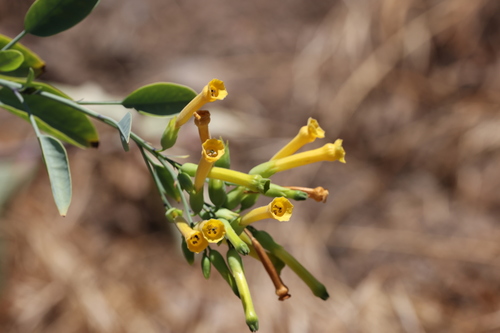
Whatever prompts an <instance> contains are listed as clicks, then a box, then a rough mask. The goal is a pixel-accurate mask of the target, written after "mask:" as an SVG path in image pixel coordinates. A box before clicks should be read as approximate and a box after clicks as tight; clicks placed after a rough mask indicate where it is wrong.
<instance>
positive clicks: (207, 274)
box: [201, 251, 212, 280]
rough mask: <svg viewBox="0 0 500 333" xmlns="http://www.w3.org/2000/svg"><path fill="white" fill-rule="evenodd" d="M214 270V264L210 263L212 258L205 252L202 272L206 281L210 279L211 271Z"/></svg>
mask: <svg viewBox="0 0 500 333" xmlns="http://www.w3.org/2000/svg"><path fill="white" fill-rule="evenodd" d="M211 268H212V263H211V262H210V257H208V256H207V251H205V252H203V257H202V258H201V271H202V272H203V276H204V277H205V279H207V280H208V279H209V278H210V270H211Z"/></svg>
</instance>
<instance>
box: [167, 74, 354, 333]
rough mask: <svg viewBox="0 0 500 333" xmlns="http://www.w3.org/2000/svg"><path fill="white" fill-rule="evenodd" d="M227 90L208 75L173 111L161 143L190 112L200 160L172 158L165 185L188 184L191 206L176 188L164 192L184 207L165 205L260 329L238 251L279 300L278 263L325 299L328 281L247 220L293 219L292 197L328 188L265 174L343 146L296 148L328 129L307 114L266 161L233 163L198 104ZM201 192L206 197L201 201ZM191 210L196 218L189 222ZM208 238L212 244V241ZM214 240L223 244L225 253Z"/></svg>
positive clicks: (322, 196)
mask: <svg viewBox="0 0 500 333" xmlns="http://www.w3.org/2000/svg"><path fill="white" fill-rule="evenodd" d="M226 96H227V91H226V88H225V86H224V83H223V82H222V81H220V80H217V79H214V80H212V81H210V82H209V83H208V84H207V85H206V86H205V87H204V88H203V90H202V92H201V93H200V94H198V95H197V96H196V97H195V98H194V99H193V100H192V101H191V102H190V103H188V104H187V105H186V107H185V108H184V109H183V110H182V111H181V113H180V114H179V115H178V116H174V117H173V118H172V119H171V121H170V122H169V124H168V126H167V128H166V129H165V131H164V133H163V136H162V140H161V142H162V147H163V149H168V148H170V147H172V146H173V145H174V144H175V142H176V140H177V134H178V132H179V130H180V128H181V126H183V125H184V124H186V123H187V122H188V120H189V119H190V118H194V123H195V125H196V126H197V127H198V131H199V135H200V141H201V157H200V160H199V163H198V164H193V163H185V164H183V165H180V164H178V165H176V167H177V169H178V170H177V171H178V173H177V175H176V177H177V179H174V180H173V182H174V183H173V184H170V186H168V188H170V189H175V188H178V189H182V190H183V191H185V192H186V193H187V194H188V195H189V205H188V202H187V200H186V199H184V197H183V196H179V192H171V193H169V191H166V192H167V194H171V195H172V196H173V197H174V198H176V199H177V200H178V201H182V202H183V203H184V209H179V208H170V209H168V210H167V213H166V216H167V218H168V220H169V221H171V222H172V223H174V224H175V225H176V227H177V228H178V230H179V231H180V233H181V234H182V236H183V241H182V247H183V253H184V254H185V256H186V259H187V260H188V262H189V263H191V264H192V263H193V262H194V254H195V253H203V254H202V259H201V266H202V271H203V274H204V276H205V277H206V278H209V277H210V273H211V267H212V266H213V267H215V269H216V270H217V271H218V272H219V273H220V274H221V275H222V277H223V278H224V279H225V280H226V281H227V282H228V284H229V286H230V287H231V288H232V290H233V292H234V293H235V294H236V295H237V296H238V297H239V298H240V299H241V302H242V304H243V309H244V312H245V318H246V322H247V325H248V327H249V328H250V330H251V331H252V332H255V331H257V330H258V318H257V315H256V312H255V310H254V307H253V303H252V298H251V296H250V290H249V286H248V284H247V281H246V278H245V273H244V269H243V262H242V259H241V255H243V256H246V255H250V256H251V257H253V258H255V259H257V260H259V261H260V262H261V263H262V265H263V267H264V268H265V270H266V272H267V273H268V274H269V277H270V279H271V281H272V283H273V284H274V286H275V288H276V294H277V295H278V299H279V300H281V301H282V300H285V299H287V298H289V297H290V294H289V290H288V288H287V287H286V286H285V284H284V283H283V281H282V280H281V277H280V273H281V270H282V269H283V268H284V267H286V266H288V267H289V268H290V269H292V270H293V271H294V272H295V273H296V274H297V275H298V276H299V277H300V278H301V279H302V280H303V281H304V282H305V283H306V284H307V286H308V287H309V288H310V289H311V291H312V292H313V293H314V295H316V296H317V297H320V298H321V299H323V300H326V299H327V298H328V292H327V291H326V288H325V286H324V285H323V284H322V283H320V282H319V281H318V280H317V279H316V278H315V277H314V276H313V275H312V274H311V273H310V272H309V271H308V270H307V269H306V268H305V267H304V266H302V264H300V263H299V262H298V261H297V260H296V259H295V258H294V257H293V256H292V255H291V254H290V253H288V252H287V251H286V250H285V249H284V248H283V247H282V246H281V245H279V244H278V243H276V242H275V241H274V239H273V238H272V237H271V236H270V235H269V234H268V233H267V232H265V231H262V230H257V229H256V228H254V227H253V226H252V224H253V223H254V222H257V221H260V220H265V219H274V220H277V221H280V222H287V221H289V220H290V219H291V217H292V213H293V208H294V205H293V204H292V203H291V202H290V200H306V199H308V198H311V199H313V200H316V201H318V202H326V198H327V196H328V191H327V190H325V189H324V188H323V187H316V188H305V187H300V186H280V185H278V184H274V183H272V182H271V180H270V179H269V177H271V176H272V175H274V174H275V173H277V172H280V171H284V170H288V169H291V168H296V167H300V166H303V165H306V164H310V163H315V162H320V161H340V162H342V163H345V160H344V156H345V151H344V149H343V147H342V140H340V139H338V140H336V141H335V142H334V143H327V144H325V145H324V146H323V147H321V148H317V149H313V150H309V151H304V152H300V153H297V151H298V150H299V149H301V148H302V147H303V146H304V145H306V144H308V143H311V142H313V141H315V140H316V138H324V136H325V132H324V131H323V129H321V127H320V126H319V124H318V122H317V121H316V120H314V119H312V118H309V120H308V122H307V125H305V126H303V127H302V128H301V129H300V130H299V132H298V134H297V135H296V136H295V137H294V138H293V139H292V140H291V141H290V142H289V143H288V144H287V145H285V146H284V147H283V148H282V149H281V150H280V151H278V152H277V153H276V154H275V155H274V156H273V157H272V158H271V159H270V160H269V161H267V162H264V163H262V164H259V165H257V166H255V167H254V168H252V169H251V170H250V171H249V172H248V173H243V172H239V171H235V170H231V169H230V159H229V144H228V142H223V141H222V140H218V139H212V138H211V136H210V131H209V123H210V112H209V111H207V110H200V108H201V107H202V106H204V105H205V104H207V103H209V102H213V101H216V100H221V99H224V98H225V97H226ZM205 188H207V191H205V190H204V189H205ZM206 193H208V197H209V199H210V202H206V201H205V196H206ZM261 195H263V196H267V197H270V202H269V204H267V205H265V206H262V207H257V208H253V209H251V210H250V211H248V212H246V213H244V212H243V211H244V210H247V209H249V208H251V207H252V206H254V204H255V203H256V201H257V198H258V197H259V196H261ZM271 198H272V199H271ZM193 217H194V218H199V220H200V221H199V222H195V221H193ZM210 243H212V244H214V245H213V246H212V247H211V246H210ZM215 247H222V248H225V249H227V254H226V259H224V257H223V256H222V255H221V254H220V252H219V251H218V250H216V249H215Z"/></svg>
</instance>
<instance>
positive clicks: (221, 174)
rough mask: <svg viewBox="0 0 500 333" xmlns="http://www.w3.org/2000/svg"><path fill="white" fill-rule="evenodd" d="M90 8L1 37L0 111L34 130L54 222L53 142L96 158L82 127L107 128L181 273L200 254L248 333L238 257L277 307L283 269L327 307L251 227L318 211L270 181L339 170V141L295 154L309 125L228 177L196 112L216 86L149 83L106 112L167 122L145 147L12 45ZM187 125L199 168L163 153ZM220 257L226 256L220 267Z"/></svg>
mask: <svg viewBox="0 0 500 333" xmlns="http://www.w3.org/2000/svg"><path fill="white" fill-rule="evenodd" d="M97 3H98V0H86V1H79V0H37V1H35V2H34V3H33V5H32V6H31V7H30V9H29V10H28V12H27V13H26V16H25V20H24V30H23V31H22V32H21V33H20V34H19V35H18V36H16V37H15V38H13V39H11V38H9V37H7V36H4V35H0V48H1V51H0V107H1V108H2V109H4V110H6V111H8V112H10V113H12V114H14V115H16V116H18V117H20V118H23V119H25V120H27V121H28V122H30V123H31V125H32V126H33V130H34V131H35V133H36V136H37V138H38V141H39V144H40V149H41V151H42V154H43V160H44V163H45V166H46V168H47V171H48V174H49V180H50V185H51V189H52V194H53V196H54V200H55V203H56V206H57V209H58V210H59V213H60V214H61V215H62V216H65V215H66V213H67V210H68V207H69V205H70V202H71V193H72V187H71V174H70V168H69V164H68V156H67V153H66V149H65V148H64V145H63V143H62V142H65V143H66V144H71V145H74V146H77V147H80V148H97V147H98V144H99V137H98V133H97V132H96V129H95V127H94V125H93V123H92V122H91V121H90V120H89V117H90V118H93V119H94V120H96V121H100V122H103V123H105V124H107V125H109V126H111V127H114V128H115V129H116V130H117V132H118V136H119V138H120V140H121V143H122V145H123V149H124V150H125V151H128V150H129V149H130V147H129V145H130V141H133V142H134V143H135V144H136V146H137V148H138V150H139V151H140V153H141V154H142V157H143V158H144V163H145V165H146V167H147V169H148V170H149V172H150V174H151V177H152V179H153V181H154V183H155V185H156V187H157V189H158V193H159V195H160V198H161V200H162V202H163V205H164V207H165V216H166V221H168V222H169V223H172V224H174V225H175V226H176V227H177V229H178V230H179V233H180V235H181V236H182V242H181V246H182V250H183V253H184V256H185V257H186V259H187V261H188V263H189V264H192V263H193V262H194V259H195V255H196V254H200V255H201V257H202V258H201V268H202V273H203V275H204V277H205V278H207V279H208V278H210V275H211V269H212V266H213V267H214V268H215V270H216V271H217V272H218V273H219V274H220V275H221V276H222V277H223V278H224V280H225V281H226V282H227V283H228V285H229V286H230V288H231V289H232V291H233V293H234V294H235V295H236V296H237V297H239V298H240V299H241V302H242V305H243V310H244V314H245V319H246V323H247V325H248V327H249V328H250V330H251V331H253V332H255V331H257V330H258V327H259V323H258V318H257V314H256V311H255V309H254V307H253V303H252V298H251V295H250V288H249V285H248V283H247V280H246V278H245V272H244V268H243V261H242V258H241V256H251V257H253V258H255V259H257V260H259V261H260V262H261V263H262V265H263V267H264V269H265V270H266V272H267V273H268V274H269V277H270V279H271V281H272V283H273V284H274V286H275V287H276V294H277V296H278V299H279V300H281V301H283V300H286V299H287V298H289V297H290V294H289V290H288V288H287V287H286V286H285V284H284V283H283V281H282V280H281V277H280V273H281V270H282V269H283V268H284V267H286V266H288V267H289V268H290V269H291V270H292V271H293V272H295V273H296V274H297V275H298V276H299V277H300V278H301V279H302V280H303V281H304V282H305V284H306V285H307V286H308V287H309V288H310V289H311V291H312V292H313V294H314V295H315V296H317V297H319V298H321V299H323V300H326V299H327V298H328V292H327V290H326V288H325V286H324V285H323V284H321V283H320V282H319V281H318V280H317V279H316V278H315V277H314V276H313V275H312V274H311V273H310V272H309V271H308V270H307V269H306V268H305V267H304V266H303V265H302V264H301V263H299V262H298V261H297V260H296V259H295V258H294V257H293V256H292V255H291V254H290V253H289V252H287V251H286V250H285V249H284V248H283V247H282V246H281V245H279V244H278V243H276V242H275V241H274V239H273V238H272V237H271V235H270V234H269V233H267V232H265V231H263V230H257V229H256V228H254V227H253V226H252V223H254V222H255V221H259V220H263V219H275V220H278V221H280V222H287V221H289V220H290V219H291V216H292V213H293V208H294V206H293V204H292V203H291V202H290V200H294V201H301V200H307V199H312V200H316V201H319V202H325V200H326V197H327V196H328V191H327V190H325V189H323V188H322V187H317V188H314V189H312V188H305V187H299V186H283V184H282V185H279V184H275V183H273V182H272V181H271V180H270V177H271V176H272V175H274V174H275V173H277V172H280V171H284V170H288V169H291V168H296V167H301V166H304V165H306V164H310V163H315V162H320V161H340V162H343V163H344V162H345V160H344V155H345V152H344V149H343V148H342V140H336V141H335V142H334V143H327V144H325V145H324V146H323V147H321V148H317V149H313V150H309V151H305V152H301V153H297V151H298V150H299V149H300V148H302V147H303V146H304V145H306V144H308V143H310V142H313V141H314V140H316V138H323V137H324V134H325V133H324V131H323V130H322V129H321V127H320V126H319V124H318V123H317V121H316V120H314V119H312V118H310V119H309V120H308V122H307V124H306V125H305V126H303V127H302V128H300V130H299V132H298V134H297V135H296V136H295V137H294V138H293V139H292V140H291V141H290V142H289V143H288V144H287V145H285V146H284V147H283V148H282V149H281V150H280V151H278V152H277V153H276V154H275V155H274V156H272V157H271V158H270V159H269V161H267V162H265V163H262V164H259V165H257V166H255V167H254V168H252V169H251V170H250V171H249V172H247V173H245V172H240V171H236V170H232V169H231V168H230V158H229V144H228V142H224V141H223V140H222V139H214V138H212V137H211V134H210V130H209V123H210V112H209V111H207V110H201V108H204V107H206V106H207V105H208V104H209V103H212V102H216V101H219V100H223V99H224V98H225V97H226V96H227V95H228V92H227V90H226V87H225V85H224V82H223V81H221V80H218V79H213V80H211V81H210V82H208V83H207V85H206V86H205V87H204V88H203V89H202V91H201V92H200V93H198V94H197V93H196V92H195V91H194V90H192V89H191V88H188V87H185V86H182V85H179V84H175V83H163V82H162V83H153V84H149V85H146V86H143V87H140V88H139V89H137V90H135V91H133V92H132V93H130V94H129V95H128V96H127V97H125V99H123V100H122V101H120V102H116V103H115V104H121V105H122V106H123V107H124V108H128V109H135V110H136V111H140V112H141V113H143V114H145V115H154V116H167V117H171V119H170V121H169V123H168V125H167V127H166V128H165V131H164V133H163V135H162V137H161V140H160V142H161V147H153V146H152V145H151V144H149V143H148V142H146V141H145V140H144V139H142V138H141V137H140V136H138V135H137V134H135V133H134V132H132V131H131V126H132V117H131V114H130V112H128V113H127V114H126V115H125V116H124V117H123V118H122V119H120V120H115V119H112V118H110V117H107V116H104V115H101V114H99V113H97V112H95V111H92V110H91V109H90V108H89V107H88V106H87V105H91V104H101V103H84V102H78V101H74V100H72V99H71V97H69V96H68V95H66V94H65V93H64V92H62V91H60V90H58V89H57V88H55V87H53V86H51V85H49V84H46V83H43V82H39V81H37V80H36V79H37V78H38V77H39V76H40V75H41V74H42V73H43V72H44V70H45V63H44V61H43V60H42V59H40V57H39V56H38V55H36V54H35V53H34V52H32V51H31V50H30V49H28V48H26V47H25V46H23V45H21V44H20V43H19V41H20V40H21V39H22V38H23V37H24V36H25V35H27V34H31V35H34V36H39V37H47V36H52V35H55V34H57V33H60V32H62V31H64V30H67V29H69V28H71V27H72V26H74V25H76V24H78V23H79V22H80V21H81V20H83V19H84V18H85V17H86V16H87V15H88V14H90V13H91V12H92V10H93V9H94V8H95V6H96V5H97ZM192 119H193V120H194V124H195V126H197V127H198V131H199V137H200V152H201V156H200V160H199V163H198V164H193V163H179V162H177V161H175V160H173V159H171V158H169V157H167V155H165V152H166V151H167V150H168V149H169V148H171V147H172V146H174V145H175V144H176V141H177V135H178V133H179V131H180V130H181V129H182V127H184V126H190V124H189V122H190V121H191V120H192ZM205 188H208V190H207V191H205V190H204V189H205ZM206 193H207V194H208V198H206V195H207V194H206ZM259 196H266V197H269V204H267V205H265V206H262V207H257V208H253V209H250V208H252V207H253V206H254V205H255V203H256V200H257V198H258V197H259ZM207 199H208V200H207ZM248 209H250V210H248ZM247 210H248V211H247ZM243 211H246V212H243ZM221 252H226V255H225V257H224V256H223V255H222V254H221Z"/></svg>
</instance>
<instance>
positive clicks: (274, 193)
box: [265, 184, 308, 201]
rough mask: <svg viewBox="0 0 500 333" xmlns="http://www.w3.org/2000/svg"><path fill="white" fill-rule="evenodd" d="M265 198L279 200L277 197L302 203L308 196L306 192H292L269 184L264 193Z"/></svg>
mask: <svg viewBox="0 0 500 333" xmlns="http://www.w3.org/2000/svg"><path fill="white" fill-rule="evenodd" d="M265 196H266V197H272V198H279V197H285V198H287V199H293V200H297V201H302V200H306V199H307V198H308V195H307V193H306V192H303V191H298V190H292V189H289V188H286V187H283V186H279V185H276V184H271V186H270V187H269V190H267V192H266V193H265Z"/></svg>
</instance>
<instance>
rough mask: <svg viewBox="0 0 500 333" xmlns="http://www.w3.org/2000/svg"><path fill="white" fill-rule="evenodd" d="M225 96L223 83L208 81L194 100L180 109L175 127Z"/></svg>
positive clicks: (216, 80)
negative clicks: (206, 105) (208, 104)
mask: <svg viewBox="0 0 500 333" xmlns="http://www.w3.org/2000/svg"><path fill="white" fill-rule="evenodd" d="M226 96H227V90H226V87H225V86H224V82H222V81H221V80H218V79H213V80H212V81H210V82H209V83H208V84H207V85H206V86H205V87H203V90H202V91H201V93H199V94H198V95H197V96H196V97H195V98H193V99H192V100H191V101H190V102H189V103H188V104H187V105H186V106H185V107H184V109H182V111H181V113H179V115H178V116H177V120H176V122H175V127H176V128H179V127H181V126H182V125H184V124H185V123H186V122H187V121H188V120H189V118H191V116H192V115H193V113H195V112H196V111H198V110H199V109H200V108H201V107H202V106H203V105H205V104H207V103H209V102H214V101H216V100H222V99H224V98H225V97H226Z"/></svg>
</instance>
